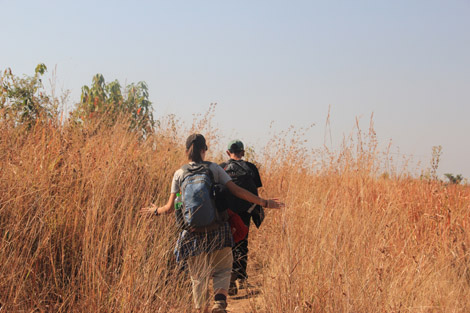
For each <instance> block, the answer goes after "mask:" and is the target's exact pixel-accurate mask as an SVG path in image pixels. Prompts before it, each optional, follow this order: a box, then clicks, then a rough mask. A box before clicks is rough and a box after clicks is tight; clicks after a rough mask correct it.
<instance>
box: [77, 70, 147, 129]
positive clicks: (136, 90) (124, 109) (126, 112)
mask: <svg viewBox="0 0 470 313" xmlns="http://www.w3.org/2000/svg"><path fill="white" fill-rule="evenodd" d="M151 105H152V103H151V102H150V100H149V92H148V87H147V84H146V83H145V82H138V83H137V84H135V83H132V84H130V85H128V86H126V88H125V89H124V91H123V90H122V88H121V85H120V84H119V82H118V81H117V80H114V81H112V82H110V83H106V82H105V79H104V77H103V75H102V74H96V75H95V76H94V77H93V79H92V83H91V85H90V86H86V85H85V86H83V87H82V94H81V97H80V103H78V104H77V106H76V108H75V110H74V111H73V112H72V117H73V119H74V120H75V121H77V122H79V123H89V122H93V121H95V120H99V121H101V122H103V123H105V125H107V126H112V125H114V124H115V123H116V121H117V120H118V119H119V118H126V119H128V120H129V122H130V129H131V130H136V131H141V132H142V133H143V134H148V133H150V132H152V131H153V128H154V126H155V121H154V119H153V113H152V106H151Z"/></svg>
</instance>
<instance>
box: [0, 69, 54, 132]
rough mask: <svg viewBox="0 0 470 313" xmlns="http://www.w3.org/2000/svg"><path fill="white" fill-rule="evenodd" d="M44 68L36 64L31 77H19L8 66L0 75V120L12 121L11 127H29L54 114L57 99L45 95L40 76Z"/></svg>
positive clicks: (44, 70)
mask: <svg viewBox="0 0 470 313" xmlns="http://www.w3.org/2000/svg"><path fill="white" fill-rule="evenodd" d="M46 71H47V67H46V66H45V65H44V64H42V63H41V64H38V65H37V66H36V69H35V74H34V75H33V76H24V77H23V78H20V77H18V76H15V75H14V74H13V73H12V71H11V69H9V68H8V69H6V70H5V71H4V72H3V74H2V75H1V76H0V86H1V90H0V120H3V121H9V122H12V123H13V125H14V126H19V125H24V126H26V127H27V128H30V127H31V126H32V125H33V124H34V123H36V122H37V121H38V119H41V118H44V119H48V118H52V117H54V116H56V115H57V112H58V111H57V107H58V104H57V101H55V100H54V99H53V98H52V97H50V96H49V95H47V93H46V91H45V89H44V86H43V83H42V76H43V75H44V73H45V72H46Z"/></svg>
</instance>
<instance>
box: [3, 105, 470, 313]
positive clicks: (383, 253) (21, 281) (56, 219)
mask: <svg viewBox="0 0 470 313" xmlns="http://www.w3.org/2000/svg"><path fill="white" fill-rule="evenodd" d="M175 123H177V122H176V121H175V120H174V119H172V118H169V119H167V120H164V121H161V123H160V126H159V127H158V128H157V131H156V133H155V134H154V135H152V136H149V137H148V138H146V139H145V140H141V139H139V138H138V136H137V135H135V134H132V133H129V132H127V131H126V127H125V126H124V125H121V126H119V125H118V126H115V127H113V128H111V129H100V128H97V129H87V130H83V129H77V128H75V127H72V126H67V125H62V126H59V125H54V124H51V123H49V124H38V125H36V126H35V127H34V129H32V130H31V131H29V132H22V131H20V130H18V129H15V128H11V125H7V124H5V125H0V132H1V134H0V135H1V136H0V138H1V139H0V168H1V171H0V236H1V241H0V305H1V309H0V311H5V312H189V311H191V308H192V301H191V293H190V287H189V282H188V279H187V277H186V276H185V275H182V274H181V273H180V272H179V270H178V269H177V268H176V266H175V264H174V260H173V247H174V241H175V236H176V233H175V227H174V218H173V216H161V217H158V218H155V217H144V216H141V215H140V214H139V209H140V208H141V207H144V206H147V205H148V204H149V203H150V202H152V201H155V202H156V203H158V204H163V203H165V202H166V200H167V197H168V193H169V187H170V186H169V185H170V181H171V178H172V175H173V173H174V171H175V170H176V169H177V168H178V167H180V166H181V165H182V164H184V162H185V157H184V153H183V151H184V150H183V149H184V148H183V143H184V138H185V136H186V135H187V133H186V132H189V129H191V126H189V127H188V130H186V131H181V130H178V128H179V127H176V124H175ZM208 125H209V126H208ZM192 130H197V131H201V132H202V133H204V134H207V138H208V140H209V146H210V147H216V146H217V131H214V130H213V129H211V127H210V114H209V115H208V116H204V117H202V118H200V120H198V121H197V122H195V123H194V125H193V127H192ZM286 138H288V136H283V135H282V134H281V135H279V136H274V137H273V138H272V143H270V144H268V145H267V146H268V147H271V148H269V149H266V150H265V151H259V152H258V154H259V159H258V162H259V165H260V170H261V175H262V179H263V184H264V187H263V189H262V190H261V192H262V194H263V195H264V196H269V197H273V196H278V197H280V198H281V199H282V200H283V201H284V202H285V203H286V208H285V209H284V210H283V211H267V217H266V220H265V222H264V223H263V225H262V226H261V229H259V230H253V231H252V233H251V234H250V237H251V238H250V240H251V241H250V265H249V266H250V268H251V269H253V268H256V269H257V271H258V273H259V274H260V277H261V280H262V283H263V287H262V290H261V293H260V295H259V302H258V304H261V306H259V305H255V304H254V305H253V312H273V313H274V312H469V311H470V301H469V300H468V299H469V297H468V295H469V294H470V271H469V269H470V268H469V267H470V259H469V258H470V257H469V252H468V250H467V249H468V248H469V246H470V237H469V235H468V233H469V227H470V220H469V219H470V205H469V204H470V199H469V197H470V189H469V188H468V186H461V185H446V184H443V183H441V182H437V181H428V180H420V179H419V178H416V177H413V175H407V174H406V172H403V171H400V173H396V172H395V171H394V170H389V171H388V173H387V175H382V174H383V166H382V165H383V162H384V160H385V158H387V156H386V155H383V154H381V153H379V151H378V148H377V143H376V141H375V137H374V135H373V132H370V133H369V134H366V135H363V134H360V132H358V136H357V138H354V140H351V141H348V142H345V144H344V146H343V148H342V149H341V151H337V152H331V151H327V150H326V149H320V150H316V151H308V150H307V149H305V148H304V147H303V146H302V144H301V141H302V134H301V133H299V134H297V135H296V136H294V137H289V138H290V139H286ZM292 138H293V139H292ZM213 153H214V155H213V156H212V157H213V158H212V159H214V158H216V157H217V154H216V152H215V151H213ZM219 155H220V154H219ZM313 165H314V166H313ZM253 229H254V228H253Z"/></svg>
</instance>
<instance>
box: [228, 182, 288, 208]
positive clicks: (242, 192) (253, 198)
mask: <svg viewBox="0 0 470 313" xmlns="http://www.w3.org/2000/svg"><path fill="white" fill-rule="evenodd" d="M226 186H227V188H228V190H230V192H231V193H232V194H233V195H234V196H236V197H238V198H241V199H243V200H246V201H248V202H251V203H255V204H259V205H261V206H262V207H264V208H270V209H280V208H283V207H284V203H282V202H280V201H279V200H278V199H263V198H260V197H258V196H257V195H255V194H252V193H251V192H249V191H248V190H246V189H243V188H241V187H239V186H237V185H236V184H235V183H234V182H233V181H229V182H227V184H226Z"/></svg>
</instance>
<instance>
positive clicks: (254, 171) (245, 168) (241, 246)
mask: <svg viewBox="0 0 470 313" xmlns="http://www.w3.org/2000/svg"><path fill="white" fill-rule="evenodd" d="M227 155H228V156H229V157H230V159H229V160H228V161H227V162H223V163H221V164H220V166H221V167H222V168H223V169H224V170H225V171H226V172H227V174H228V175H229V176H230V178H232V181H233V182H234V183H235V184H236V185H238V186H240V187H242V188H244V189H246V190H248V191H250V192H251V193H253V194H255V195H258V188H260V187H261V186H262V183H261V177H260V175H259V171H258V168H257V167H256V165H254V164H253V163H250V162H247V161H244V160H242V158H243V157H244V155H245V149H244V146H243V143H242V142H241V141H240V140H232V141H231V142H230V143H229V144H228V147H227ZM227 201H228V206H229V208H230V209H231V210H232V211H233V212H235V213H236V214H238V215H239V216H240V218H241V219H242V220H243V223H244V224H245V225H246V226H247V227H248V228H249V226H250V221H251V219H253V222H254V223H255V225H256V227H258V228H259V226H260V225H261V223H262V221H263V219H264V211H263V208H262V207H261V206H260V205H256V204H253V203H250V202H247V201H245V200H243V199H240V198H237V197H234V196H232V195H228V199H227ZM232 253H233V267H232V275H231V279H230V288H229V290H228V294H229V295H232V296H233V295H236V294H237V293H238V289H243V288H247V278H248V274H247V272H246V266H247V262H248V234H247V235H246V237H245V238H244V239H243V240H241V241H239V242H238V243H237V244H236V245H235V246H234V247H233V248H232ZM237 280H238V286H237Z"/></svg>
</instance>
